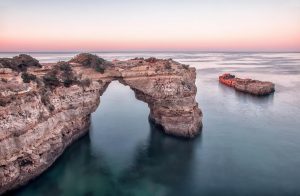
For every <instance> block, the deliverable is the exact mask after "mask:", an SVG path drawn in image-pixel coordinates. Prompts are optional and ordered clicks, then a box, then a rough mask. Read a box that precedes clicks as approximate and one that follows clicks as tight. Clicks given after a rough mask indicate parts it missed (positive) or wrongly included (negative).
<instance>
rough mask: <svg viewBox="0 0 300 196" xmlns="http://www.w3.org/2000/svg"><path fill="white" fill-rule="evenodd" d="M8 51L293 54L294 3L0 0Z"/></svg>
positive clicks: (0, 25)
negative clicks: (287, 52) (291, 52)
mask: <svg viewBox="0 0 300 196" xmlns="http://www.w3.org/2000/svg"><path fill="white" fill-rule="evenodd" d="M9 51H20V52H21V51H22V52H23V51H24V52H29V51H30V52H37V51H271V52H272V51H283V52H284V51H300V0H251V1H250V0H51V1H50V0H49V1H45V0H26V1H25V0H1V1H0V52H9Z"/></svg>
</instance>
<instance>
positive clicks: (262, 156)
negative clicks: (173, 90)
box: [0, 52, 300, 196]
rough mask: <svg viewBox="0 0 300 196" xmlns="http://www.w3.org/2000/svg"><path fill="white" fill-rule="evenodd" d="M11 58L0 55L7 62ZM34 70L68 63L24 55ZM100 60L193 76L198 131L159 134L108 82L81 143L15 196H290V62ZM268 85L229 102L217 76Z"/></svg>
mask: <svg viewBox="0 0 300 196" xmlns="http://www.w3.org/2000/svg"><path fill="white" fill-rule="evenodd" d="M17 54H18V53H0V57H12V56H15V55H17ZM27 54H29V55H31V56H33V57H35V58H37V59H38V60H39V61H40V62H42V63H47V62H56V61H62V60H64V61H66V60H69V59H71V58H72V57H74V56H75V55H76V54H77V53H75V52H74V53H27ZM94 54H97V55H98V56H100V57H102V58H104V59H106V60H113V59H119V60H126V59H131V58H134V57H156V58H164V59H168V58H172V59H173V60H175V61H178V62H181V63H184V64H188V65H190V66H192V67H195V68H196V70H197V79H196V85H197V95H196V100H197V102H198V103H199V107H200V108H201V110H202V112H203V129H202V131H201V134H200V135H199V136H198V137H196V138H194V139H190V140H187V139H180V138H175V137H170V136H167V135H165V134H163V133H162V130H160V128H159V127H156V126H155V125H153V124H151V122H149V120H148V115H149V108H148V106H147V104H146V103H144V102H142V101H139V100H137V99H136V98H135V96H134V93H133V91H132V90H131V89H130V88H129V87H128V86H124V85H122V84H120V83H119V82H118V81H114V82H112V83H111V84H110V85H109V86H108V88H107V90H106V91H105V93H104V94H103V95H102V96H101V103H100V105H99V107H98V109H97V110H96V111H95V112H94V113H93V114H92V123H91V126H90V131H89V133H88V134H87V135H85V136H84V137H82V138H81V139H79V140H78V141H76V142H75V143H73V144H72V145H71V146H70V147H68V148H67V150H66V151H65V152H64V153H63V155H62V156H61V157H60V158H59V159H58V160H57V161H56V162H55V163H54V164H53V165H52V166H51V167H50V168H49V169H48V170H47V171H46V172H44V173H43V174H42V175H41V176H39V177H38V178H36V179H34V180H32V181H31V182H30V183H28V184H27V185H25V186H23V187H22V188H20V189H18V190H16V191H14V192H10V193H9V194H13V195H17V196H41V195H42V196H47V195H49V196H65V195H66V196H77V195H78V196H81V195H84V196H92V195H94V196H96V195H103V196H123V195H124V196H200V195H204V196H207V195H208V196H209V195H216V196H217V195H221V196H227V195H228V196H235V195H237V196H240V195H247V196H248V195H249V196H256V195H259V196H260V195H261V196H269V195H270V196H277V195H278V196H282V195H284V196H299V195H300V53H246V52H244V53H239V52H234V53H221V52H212V53H207V52H94ZM225 72H228V73H232V74H234V75H236V76H237V77H241V78H252V79H258V80H263V81H272V82H274V83H275V88H276V91H275V93H274V94H272V95H269V96H266V97H255V96H251V95H248V94H244V93H240V92H236V91H235V90H234V89H232V88H229V87H227V86H224V85H222V84H220V83H219V82H218V76H219V75H220V74H222V73H225Z"/></svg>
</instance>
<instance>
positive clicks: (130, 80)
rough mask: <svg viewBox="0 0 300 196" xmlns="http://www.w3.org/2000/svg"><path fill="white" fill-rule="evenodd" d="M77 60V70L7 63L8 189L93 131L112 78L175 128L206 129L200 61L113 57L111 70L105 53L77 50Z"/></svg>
mask: <svg viewBox="0 0 300 196" xmlns="http://www.w3.org/2000/svg"><path fill="white" fill-rule="evenodd" d="M93 58H94V57H93ZM81 60H82V56H81ZM71 62H72V63H71V68H72V69H71V70H70V67H69V66H66V65H65V64H57V65H51V64H48V65H47V64H46V65H43V68H40V67H28V68H27V67H26V65H22V66H23V67H24V66H25V67H26V70H27V72H26V73H25V74H24V73H22V74H21V73H18V72H17V71H16V70H11V69H10V68H8V67H9V66H6V67H4V66H0V78H1V80H0V194H1V193H3V192H5V191H7V190H10V189H13V188H15V187H17V186H19V185H22V184H24V183H26V182H28V181H29V180H30V179H32V178H34V177H36V176H37V175H39V174H40V173H42V172H43V171H44V170H45V169H47V168H48V167H49V166H50V165H51V164H52V163H53V162H54V161H55V160H56V159H57V157H59V155H60V154H61V153H62V152H63V151H64V149H65V148H66V147H67V146H68V145H69V144H71V143H72V142H73V141H74V140H75V139H77V138H78V137H80V136H81V135H83V134H85V133H87V131H88V128H89V124H90V114H91V113H92V112H94V111H95V110H96V108H97V107H98V105H99V103H100V96H101V95H102V93H103V92H104V91H105V89H106V87H107V86H108V84H109V83H110V82H111V81H112V80H119V81H120V82H121V83H123V84H125V85H128V86H130V87H131V89H132V90H133V91H134V92H135V94H136V97H137V99H140V100H142V101H144V102H146V103H148V105H149V107H150V111H151V112H150V118H151V119H152V120H153V121H154V122H155V123H157V124H160V125H161V126H162V127H163V130H164V131H165V132H166V133H167V134H170V135H176V136H182V137H194V136H195V135H196V134H197V133H199V131H200V128H201V126H202V124H201V120H202V113H201V111H200V109H199V108H198V104H197V103H196V101H195V95H196V86H195V77H196V75H195V74H196V72H195V69H194V68H189V67H188V66H185V65H182V64H179V63H177V62H174V61H172V60H158V59H154V58H150V59H134V60H128V61H113V62H112V63H109V65H110V66H109V67H106V68H105V71H104V73H103V70H100V71H97V68H99V67H100V68H102V67H101V66H98V64H97V63H95V62H98V61H93V62H94V63H95V64H94V65H93V66H89V65H88V64H86V65H82V63H81V61H80V62H78V61H76V58H74V59H73V60H72V61H71ZM84 62H89V61H84ZM99 62H101V63H103V61H99ZM105 63H106V62H105ZM58 65H59V66H58ZM106 65H107V63H106ZM53 66H54V67H55V66H56V69H58V71H57V70H51V69H52V67H53ZM95 69H96V71H95ZM49 70H50V71H49ZM62 70H63V71H62ZM87 78H89V79H87ZM31 80H32V81H31ZM24 81H26V82H27V83H24ZM28 81H29V82H28ZM42 81H43V82H42ZM47 85H48V86H47Z"/></svg>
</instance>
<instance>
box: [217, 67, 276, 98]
mask: <svg viewBox="0 0 300 196" xmlns="http://www.w3.org/2000/svg"><path fill="white" fill-rule="evenodd" d="M219 82H220V83H222V84H224V85H227V86H230V87H233V88H234V89H236V90H237V91H241V92H245V93H249V94H252V95H257V96H264V95H269V94H271V93H273V92H274V91H275V85H274V83H272V82H265V81H259V80H252V79H241V78H236V77H235V75H232V74H230V73H225V74H223V75H221V76H219Z"/></svg>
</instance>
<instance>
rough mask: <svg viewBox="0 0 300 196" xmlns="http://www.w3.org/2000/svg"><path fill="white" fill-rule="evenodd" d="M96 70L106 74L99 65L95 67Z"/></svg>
mask: <svg viewBox="0 0 300 196" xmlns="http://www.w3.org/2000/svg"><path fill="white" fill-rule="evenodd" d="M95 70H96V72H100V73H102V74H103V73H104V71H105V69H104V68H102V67H100V66H99V65H96V66H95Z"/></svg>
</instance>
